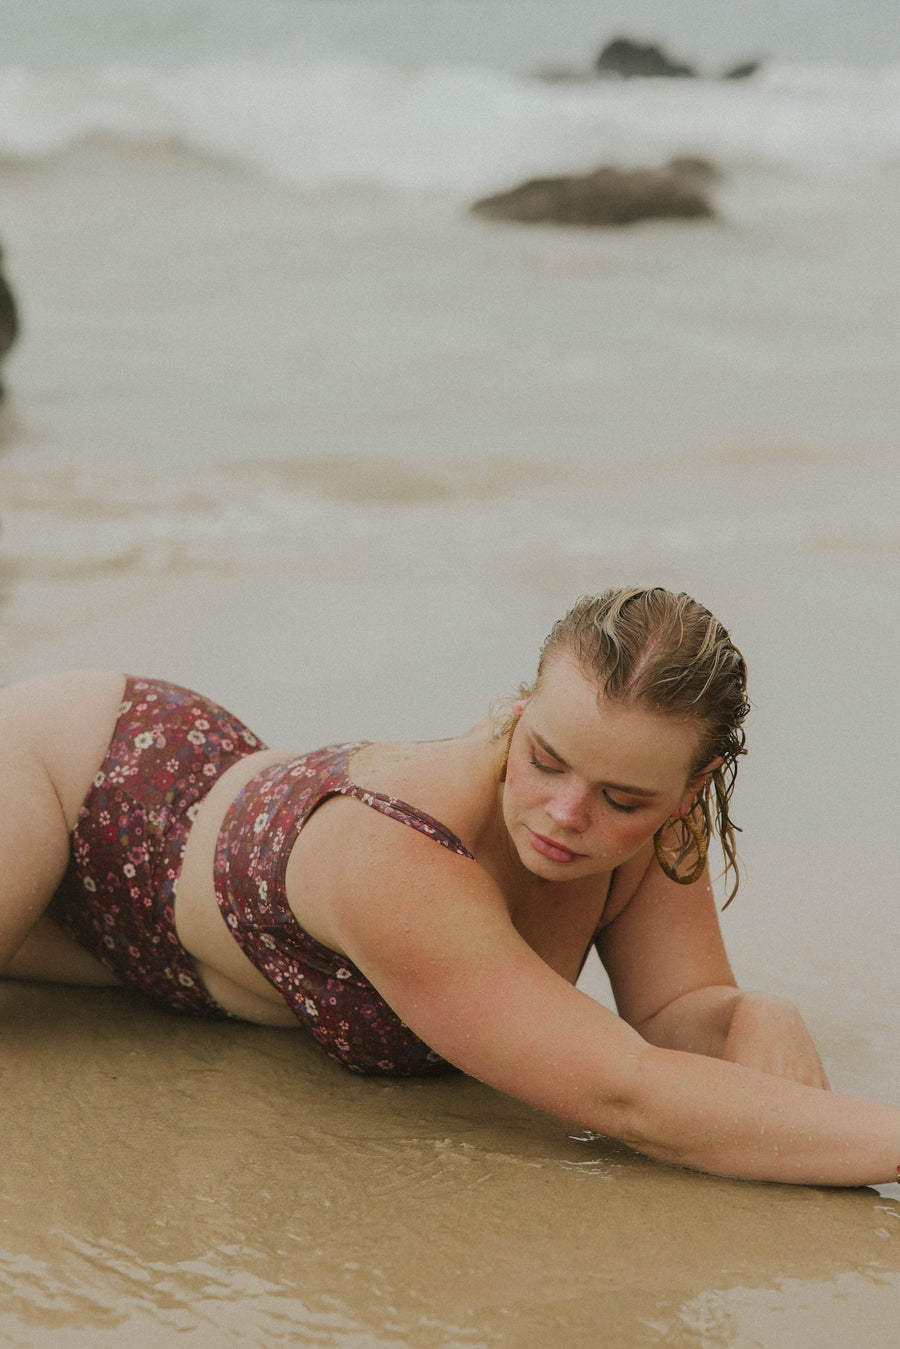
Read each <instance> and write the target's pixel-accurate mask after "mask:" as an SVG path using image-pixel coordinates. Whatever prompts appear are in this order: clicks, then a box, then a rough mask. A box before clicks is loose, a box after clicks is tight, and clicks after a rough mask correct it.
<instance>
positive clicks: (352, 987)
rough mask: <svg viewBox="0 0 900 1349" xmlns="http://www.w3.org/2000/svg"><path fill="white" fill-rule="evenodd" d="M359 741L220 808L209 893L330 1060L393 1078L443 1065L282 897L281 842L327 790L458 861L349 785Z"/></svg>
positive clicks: (285, 766) (306, 759) (426, 830)
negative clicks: (221, 818)
mask: <svg viewBox="0 0 900 1349" xmlns="http://www.w3.org/2000/svg"><path fill="white" fill-rule="evenodd" d="M363 743H364V742H362V741H355V742H353V743H349V744H345V745H329V746H328V747H327V748H325V749H319V750H314V751H313V752H312V753H310V754H305V755H303V756H302V757H301V758H298V759H291V760H289V761H288V762H287V763H278V764H273V765H272V766H271V767H269V768H266V769H264V770H263V771H262V772H261V773H259V774H257V776H256V777H254V778H251V780H250V781H249V782H248V783H247V784H246V785H245V787H244V788H243V790H242V791H241V792H240V794H239V795H238V796H237V797H236V798H235V800H234V801H233V802H232V804H231V806H230V807H229V810H228V813H227V815H226V817H225V821H224V823H223V825H222V830H221V832H220V834H219V838H218V842H217V845H216V858H215V886H216V898H217V899H218V901H219V908H220V909H221V911H222V916H223V917H224V919H225V922H226V923H227V924H228V927H229V929H230V931H231V934H232V936H233V937H234V939H235V941H236V942H237V943H238V945H239V946H240V947H241V949H242V951H243V952H244V954H245V955H246V956H247V957H248V958H249V959H250V960H251V961H252V962H253V964H254V965H255V966H256V968H257V969H258V970H259V971H260V973H261V974H263V975H264V976H265V978H266V979H268V981H269V983H270V984H272V986H273V987H274V988H276V989H277V990H278V992H279V993H280V994H281V996H282V997H283V998H284V1000H285V1002H286V1003H287V1005H288V1006H289V1007H290V1009H291V1011H292V1012H293V1013H294V1015H295V1016H296V1017H297V1019H298V1020H299V1021H300V1022H301V1023H302V1024H303V1025H304V1026H305V1027H306V1028H307V1029H308V1030H309V1031H310V1033H311V1034H312V1036H313V1039H315V1040H316V1041H317V1042H318V1043H319V1044H320V1045H321V1046H322V1048H323V1049H324V1050H325V1052H326V1054H329V1055H330V1056H331V1057H332V1058H333V1059H337V1061H338V1062H339V1063H342V1064H344V1066H345V1067H347V1068H351V1069H353V1070H354V1071H356V1072H359V1073H387V1074H394V1075H398V1076H403V1077H414V1076H422V1075H425V1074H430V1073H440V1072H447V1071H448V1070H449V1069H450V1068H451V1067H452V1065H451V1064H449V1063H447V1061H446V1060H445V1059H443V1058H441V1057H440V1055H438V1054H436V1053H435V1052H434V1051H433V1050H431V1049H429V1048H428V1046H427V1045H426V1044H425V1043H424V1041H422V1040H420V1039H419V1037H418V1036H417V1035H415V1034H413V1032H412V1031H411V1030H410V1029H409V1027H408V1026H407V1025H405V1024H404V1023H403V1022H402V1021H401V1020H400V1018H399V1017H398V1016H397V1014H396V1012H394V1011H393V1010H392V1009H391V1008H390V1007H389V1006H388V1004H387V1003H386V1002H385V1000H384V998H383V997H382V996H381V994H380V993H379V992H378V991H377V990H376V989H375V988H374V987H373V985H372V984H371V983H369V981H368V980H367V979H366V978H365V976H364V975H363V974H362V972H361V971H360V970H359V969H357V967H356V966H355V965H353V964H352V963H351V962H350V961H349V960H347V959H346V957H345V956H342V955H339V954H338V953H337V952H336V951H332V950H331V948H330V947H328V946H323V945H322V943H321V942H318V941H316V940H315V939H314V938H312V937H310V936H309V934H308V933H306V932H304V931H303V929H302V928H301V927H300V925H299V923H298V922H297V920H296V918H295V917H294V915H293V913H292V912H291V910H290V908H289V906H288V902H287V892H286V888H285V872H286V869H287V863H288V858H289V856H290V852H291V848H292V847H293V844H294V842H295V840H296V838H297V835H298V834H299V832H300V830H301V829H302V828H303V826H304V824H305V823H306V821H307V820H308V819H309V817H310V815H311V814H312V812H313V811H314V810H315V809H316V807H317V806H319V805H321V803H322V802H323V801H324V800H325V798H326V797H328V796H335V795H339V796H353V797H356V799H357V800H359V801H362V802H363V803H364V804H365V805H367V806H371V807H372V809H373V810H378V811H380V812H381V814H383V815H388V816H390V818H391V819H393V820H398V821H399V822H400V823H401V824H406V825H409V827H410V828H411V829H416V830H418V832H419V833H421V834H425V835H427V836H428V837H429V838H433V839H434V840H435V842H436V843H440V844H441V845H442V846H443V847H445V848H450V849H451V851H453V852H455V853H458V854H459V855H460V856H462V857H468V858H471V859H472V860H473V861H474V858H472V854H471V853H470V852H469V850H468V848H466V847H465V845H464V844H463V843H461V842H460V840H459V839H458V838H457V837H456V835H455V834H452V833H451V832H450V830H449V829H446V828H445V827H444V825H442V824H440V823H439V822H438V821H437V820H434V819H432V817H431V816H430V815H426V814H425V813H424V812H423V811H421V810H418V809H417V808H416V807H415V806H411V805H408V804H407V803H406V802H405V801H399V800H397V798H396V797H393V796H384V795H382V794H381V793H379V792H371V791H368V790H366V789H365V788H363V787H359V786H357V784H356V783H354V782H351V781H350V779H349V778H348V776H347V765H348V762H349V760H350V758H351V756H352V755H353V754H354V753H355V752H356V751H357V750H358V749H360V748H361V747H362V744H363Z"/></svg>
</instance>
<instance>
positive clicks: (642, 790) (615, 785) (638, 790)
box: [531, 731, 659, 797]
mask: <svg viewBox="0 0 900 1349" xmlns="http://www.w3.org/2000/svg"><path fill="white" fill-rule="evenodd" d="M531 737H532V739H533V740H536V741H537V743H538V744H539V745H540V747H541V749H542V750H543V751H544V753H545V754H549V755H550V757H551V759H555V760H556V762H557V763H558V764H562V766H563V768H570V767H571V764H568V763H566V761H565V759H564V758H563V756H562V755H561V754H558V753H557V751H556V750H555V749H554V748H553V746H552V745H548V744H547V741H546V740H545V739H544V737H543V736H542V735H538V733H537V731H532V732H531ZM597 786H598V787H605V788H606V789H607V790H608V791H614V792H621V793H622V794H623V796H645V797H651V796H659V792H657V791H654V790H653V788H648V787H629V786H626V785H625V783H624V782H599V783H598V784H597Z"/></svg>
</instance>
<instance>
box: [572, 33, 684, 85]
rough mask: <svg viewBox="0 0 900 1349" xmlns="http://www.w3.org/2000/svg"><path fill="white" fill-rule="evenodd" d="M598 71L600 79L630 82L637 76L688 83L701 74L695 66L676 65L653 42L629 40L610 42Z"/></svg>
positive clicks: (601, 57) (601, 56) (620, 38)
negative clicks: (612, 78)
mask: <svg viewBox="0 0 900 1349" xmlns="http://www.w3.org/2000/svg"><path fill="white" fill-rule="evenodd" d="M594 69H595V70H596V71H597V73H598V74H599V75H619V76H621V78H622V79H626V80H629V79H634V78H635V77H637V76H644V77H647V76H649V77H654V78H659V77H661V76H668V77H670V78H678V79H685V78H690V77H691V76H693V75H696V74H697V72H696V70H695V69H694V67H693V66H688V65H684V64H683V63H682V62H680V61H673V60H672V59H671V57H669V56H667V55H666V53H665V52H664V51H663V49H662V47H657V46H656V45H655V44H654V43H652V42H647V43H643V42H634V41H632V39H631V38H628V37H617V38H613V40H612V42H608V43H607V44H606V46H605V47H604V48H603V50H602V51H601V52H600V55H599V56H598V57H597V60H596V61H595V62H594Z"/></svg>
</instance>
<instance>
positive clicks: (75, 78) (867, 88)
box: [0, 61, 900, 194]
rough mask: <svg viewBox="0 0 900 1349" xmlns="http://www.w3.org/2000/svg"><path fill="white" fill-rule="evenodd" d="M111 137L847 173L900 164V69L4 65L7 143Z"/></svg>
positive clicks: (393, 161) (22, 149)
mask: <svg viewBox="0 0 900 1349" xmlns="http://www.w3.org/2000/svg"><path fill="white" fill-rule="evenodd" d="M96 136H112V137H115V138H120V139H122V140H125V141H127V142H129V143H132V144H136V145H140V144H141V143H147V144H158V143H160V142H164V143H170V144H171V143H173V142H176V143H179V144H181V145H183V146H184V147H186V148H187V149H188V150H190V151H193V152H196V153H199V154H203V155H211V156H215V157H216V158H218V159H223V160H225V161H227V162H231V163H234V164H235V165H239V166H241V167H243V168H245V169H247V170H249V171H253V172H257V173H262V174H264V175H266V176H268V177H271V178H274V179H277V180H279V181H282V182H285V183H289V184H292V185H296V186H302V187H317V186H328V185H334V184H345V183H352V182H362V183H367V184H372V185H375V186H379V187H382V188H387V189H391V190H414V191H415V190H437V191H449V192H453V193H461V194H474V193H479V192H482V191H488V190H491V189H493V188H495V187H497V186H502V185H505V184H506V183H509V182H513V181H516V180H518V179H520V178H522V177H525V176H532V175H541V174H551V173H564V172H582V171H587V170H589V169H591V168H593V167H595V166H597V165H598V164H600V163H603V162H614V163H624V164H633V163H638V164H641V163H655V162H657V161H660V160H662V159H665V158H666V157H668V156H669V155H673V154H683V153H690V154H703V155H708V156H710V157H711V158H713V159H715V160H717V161H718V162H720V163H722V164H724V165H726V166H731V167H736V166H741V165H744V164H748V163H749V164H754V165H769V166H775V167H778V168H782V167H788V168H808V169H810V170H812V171H825V172H841V171H844V172H847V171H852V170H858V169H865V168H867V167H868V168H877V167H882V166H896V165H897V164H900V69H893V68H892V69H886V70H881V71H861V70H854V69H849V68H841V67H821V66H820V67H802V66H787V65H783V64H782V65H778V64H774V65H772V66H771V67H769V68H767V69H765V70H764V71H763V72H761V74H760V75H758V76H757V77H755V78H754V79H751V80H747V81H740V82H730V81H717V80H677V81H667V80H656V81H646V80H644V81H626V82H617V81H600V80H596V81H594V80H591V81H585V82H580V83H577V82H576V83H562V84H554V83H552V82H543V81H541V80H539V79H536V78H525V77H522V76H516V75H513V74H508V73H504V72H502V71H497V70H488V69H480V68H472V67H470V68H460V67H438V66H433V67H428V68H425V69H422V70H418V71H403V70H400V69H397V68H393V67H388V66H374V65H364V64H360V63H354V62H350V61H335V62H327V63H326V62H319V63H316V64H312V65H308V66H306V67H304V68H286V67H285V68H280V67H273V66H265V67H263V66H258V65H252V64H228V65H208V66H203V67H196V68H192V69H188V70H180V71H174V72H173V71H165V70H160V69H152V68H149V67H139V66H116V67H108V68H105V69H102V70H101V69H98V70H96V71H93V72H90V71H81V72H79V73H77V74H73V73H61V72H37V71H32V72H28V71H25V70H21V69H7V70H5V71H0V154H2V155H4V156H7V157H13V158H20V159H26V160H27V159H31V158H39V157H41V156H45V155H49V154H53V153H58V152H60V151H64V150H66V149H67V148H69V147H71V146H73V145H76V144H77V143H78V142H79V141H83V140H85V139H87V138H91V137H96Z"/></svg>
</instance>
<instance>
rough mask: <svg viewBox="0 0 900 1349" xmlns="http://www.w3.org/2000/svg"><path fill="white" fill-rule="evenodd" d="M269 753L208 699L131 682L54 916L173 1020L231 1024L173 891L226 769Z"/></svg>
mask: <svg viewBox="0 0 900 1349" xmlns="http://www.w3.org/2000/svg"><path fill="white" fill-rule="evenodd" d="M264 748H265V746H264V745H263V744H262V743H261V742H260V741H259V740H257V738H256V736H254V735H252V734H251V733H250V731H248V730H247V728H246V726H244V725H243V724H242V723H241V722H240V721H238V720H236V718H234V717H232V716H231V715H230V714H229V713H228V712H226V711H225V710H224V709H223V708H221V707H219V706H218V705H217V704H215V703H212V702H210V701H208V700H207V699H206V698H201V697H200V696H199V695H198V694H195V693H190V692H189V691H188V690H186V689H181V688H177V687H176V686H175V685H173V684H166V683H161V682H158V681H153V680H147V679H132V678H129V679H128V680H127V681H126V686H125V697H124V701H123V703H122V706H121V708H120V710H119V720H118V722H117V724H116V729H115V732H114V734H113V739H112V742H111V743H110V747H109V751H108V753H107V757H106V759H105V761H104V764H103V767H102V768H101V770H100V772H99V773H98V774H97V777H96V778H95V779H94V784H93V787H92V788H91V791H90V792H89V794H88V796H87V798H86V800H85V802H84V804H83V806H82V807H81V811H80V813H79V817H78V821H77V823H76V826H75V829H74V831H73V834H72V857H71V861H70V863H69V868H68V871H67V873H66V876H65V879H64V881H63V884H62V885H61V887H60V889H59V891H58V892H57V894H56V895H55V896H54V898H53V900H52V901H51V903H50V906H49V908H48V913H49V914H50V916H51V918H53V919H54V920H55V921H56V923H57V924H58V925H59V926H60V927H61V928H62V929H63V931H65V932H67V933H68V934H69V935H70V936H71V937H74V938H75V940H76V941H77V942H78V943H79V944H80V945H81V946H83V947H84V948H85V949H86V950H87V951H89V952H90V953H91V955H93V956H95V957H96V958H97V959H99V960H100V961H102V963H103V964H104V965H105V966H106V967H107V968H108V969H109V970H111V971H112V972H113V974H115V975H116V977H117V978H118V979H119V980H121V982H122V983H124V984H127V985H128V986H129V987H131V988H134V989H137V990H138V991H139V992H141V993H143V994H144V995H145V996H146V997H148V998H151V999H152V1000H153V1001H154V1002H156V1003H160V1004H162V1005H163V1006H165V1007H168V1008H170V1009H172V1010H174V1011H178V1012H188V1013H192V1014H193V1015H195V1016H218V1017H224V1016H227V1015H228V1013H227V1012H226V1011H225V1010H224V1008H222V1007H220V1006H219V1004H218V1003H217V1002H216V1001H215V1000H214V999H213V998H211V997H210V995H209V994H208V993H207V992H206V990H205V989H204V987H203V985H202V984H201V983H200V980H199V979H198V977H197V975H196V973H195V970H194V966H193V963H192V961H191V958H190V956H189V955H188V953H187V952H186V951H185V950H184V948H183V947H182V945H181V943H180V942H179V940H178V936H177V934H176V931H175V917H174V911H173V901H174V897H175V886H176V884H177V881H178V875H179V872H180V870H181V859H182V855H183V852H184V846H185V842H186V840H187V836H188V833H189V831H190V828H191V824H192V823H193V819H194V816H195V815H196V812H197V809H198V807H199V804H200V802H201V801H202V799H203V797H204V796H205V795H206V794H207V792H208V791H209V790H210V788H211V787H212V786H213V784H214V783H215V782H216V780H217V779H218V778H219V777H220V776H221V775H222V774H223V773H224V772H225V770H226V769H227V768H230V767H231V765H232V764H234V763H237V761H238V760H239V759H242V758H244V757H245V756H246V755H248V754H253V753H255V752H256V751H257V750H260V749H264Z"/></svg>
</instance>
